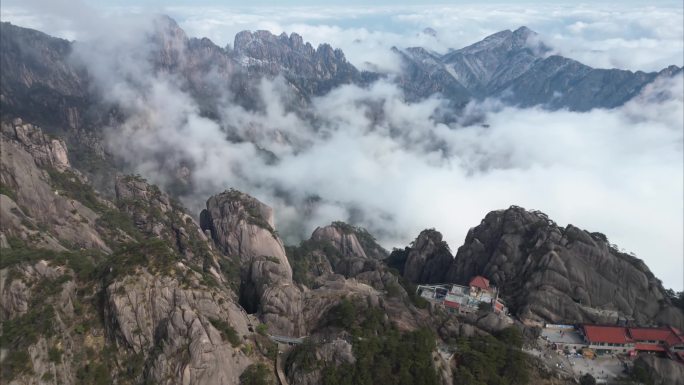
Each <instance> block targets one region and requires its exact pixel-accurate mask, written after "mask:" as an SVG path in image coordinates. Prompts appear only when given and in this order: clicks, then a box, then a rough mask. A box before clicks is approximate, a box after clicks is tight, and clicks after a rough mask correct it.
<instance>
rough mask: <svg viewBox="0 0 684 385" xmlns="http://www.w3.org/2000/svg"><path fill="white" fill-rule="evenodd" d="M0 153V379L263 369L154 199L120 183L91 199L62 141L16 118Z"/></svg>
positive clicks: (163, 198)
mask: <svg viewBox="0 0 684 385" xmlns="http://www.w3.org/2000/svg"><path fill="white" fill-rule="evenodd" d="M0 145H1V146H2V150H3V151H2V156H3V159H2V168H0V182H1V185H0V209H2V216H0V219H1V220H0V253H1V254H2V258H1V259H0V261H1V263H0V309H2V311H1V312H0V322H1V323H2V335H1V336H0V342H1V343H0V344H1V345H2V362H1V363H0V365H2V369H1V370H0V372H1V373H2V380H3V382H4V383H9V384H20V383H42V382H52V381H58V382H60V383H64V384H75V383H110V382H115V383H119V384H129V383H131V384H132V383H143V382H153V383H166V384H176V383H193V384H237V383H239V377H240V375H241V373H242V372H243V371H244V369H245V368H246V367H248V366H249V365H251V364H252V363H254V362H258V361H260V360H265V358H264V357H262V356H261V355H260V354H258V353H255V354H251V355H250V356H249V357H248V356H247V354H246V353H245V351H252V350H253V349H252V348H251V347H253V345H254V343H255V342H254V340H253V337H249V336H250V335H251V333H250V332H249V331H248V326H247V325H248V322H249V321H248V319H247V314H246V313H245V312H244V310H243V309H242V308H241V307H239V306H238V305H237V296H236V294H235V292H234V291H233V290H232V289H231V285H230V284H229V280H230V278H229V276H228V275H224V274H222V272H220V271H219V270H220V267H219V266H220V265H221V262H222V260H223V259H225V257H223V256H221V255H219V254H218V253H217V252H216V251H214V250H213V246H212V245H211V244H210V243H208V242H207V238H206V237H205V236H204V234H203V233H202V232H201V230H200V228H199V227H198V226H197V225H196V224H195V223H194V221H193V220H192V219H191V218H190V217H189V216H188V215H187V214H186V213H185V212H184V211H183V209H182V208H181V207H180V206H178V205H177V204H175V203H173V202H172V200H171V199H170V198H169V197H168V196H167V195H165V194H164V193H162V192H160V191H159V190H158V189H157V188H156V187H154V186H151V185H148V184H147V183H145V182H144V180H142V179H140V178H138V177H123V178H120V179H119V180H118V181H117V193H118V196H117V200H116V202H111V201H108V200H106V199H104V198H102V197H101V196H100V195H99V194H97V193H96V192H95V191H94V190H93V189H92V188H91V187H90V186H89V185H88V184H87V180H85V179H84V177H83V176H81V174H80V173H79V172H78V171H77V170H74V169H73V168H71V165H70V163H69V159H68V155H67V154H68V152H67V150H66V146H65V144H64V142H63V141H61V140H59V139H50V138H48V137H47V136H46V135H45V134H43V133H42V131H41V130H40V128H39V127H37V126H34V125H31V124H26V123H23V122H21V121H19V120H15V121H14V122H12V123H10V122H3V123H2V133H1V135H0ZM240 348H242V349H240Z"/></svg>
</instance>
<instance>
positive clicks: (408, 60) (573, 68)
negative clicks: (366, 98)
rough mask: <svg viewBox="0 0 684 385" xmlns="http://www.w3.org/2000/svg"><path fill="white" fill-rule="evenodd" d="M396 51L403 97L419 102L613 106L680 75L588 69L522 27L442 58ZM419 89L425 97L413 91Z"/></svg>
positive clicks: (585, 107)
mask: <svg viewBox="0 0 684 385" xmlns="http://www.w3.org/2000/svg"><path fill="white" fill-rule="evenodd" d="M397 52H398V53H399V54H400V58H401V59H402V64H403V66H404V68H405V71H404V74H403V75H402V76H401V77H400V78H399V79H400V82H399V83H400V84H401V86H402V88H404V90H405V92H406V93H407V95H409V96H410V97H411V98H418V99H421V98H424V97H427V96H428V95H430V94H432V93H435V92H439V93H441V94H442V95H445V96H446V97H447V98H448V99H449V100H450V101H452V103H453V104H454V105H463V104H464V101H468V100H473V99H479V100H482V99H485V98H497V99H500V100H502V101H504V102H505V103H507V104H510V105H515V106H520V107H530V106H536V105H539V106H542V107H543V108H547V109H551V110H556V109H561V108H566V109H569V110H571V111H589V110H591V109H593V108H614V107H618V106H621V105H623V104H624V103H626V102H627V101H628V100H630V99H632V98H634V97H635V96H637V95H638V94H639V93H640V92H641V90H642V89H643V88H644V87H645V86H646V85H647V84H650V83H651V82H653V81H654V80H655V79H656V78H658V77H659V76H667V77H671V76H674V75H676V74H679V73H681V72H682V68H680V67H676V66H670V67H668V68H665V69H663V70H661V71H660V72H650V73H645V72H642V71H637V72H632V71H624V70H618V69H596V68H592V67H589V66H587V65H584V64H582V63H579V62H577V61H575V60H572V59H568V58H565V57H562V56H558V55H552V50H551V48H550V47H548V46H546V45H545V44H544V43H543V42H542V41H541V40H540V36H538V35H537V33H535V32H534V31H532V30H530V29H529V28H527V27H520V28H518V29H516V30H515V31H510V30H505V31H501V32H497V33H495V34H493V35H490V36H487V37H486V38H484V39H483V40H482V41H479V42H477V43H475V44H472V45H470V46H467V47H464V48H461V49H457V50H453V51H450V52H448V53H446V54H444V55H440V54H437V53H434V52H428V51H426V50H424V49H422V48H420V47H413V48H407V49H404V50H397ZM419 89H422V90H424V91H425V93H421V92H416V91H417V90H419Z"/></svg>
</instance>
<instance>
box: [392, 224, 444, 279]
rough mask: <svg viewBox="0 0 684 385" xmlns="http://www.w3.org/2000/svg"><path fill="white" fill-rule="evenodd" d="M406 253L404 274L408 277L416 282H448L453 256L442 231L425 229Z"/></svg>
mask: <svg viewBox="0 0 684 385" xmlns="http://www.w3.org/2000/svg"><path fill="white" fill-rule="evenodd" d="M404 253H406V256H405V258H406V262H405V264H404V267H403V275H404V277H405V278H406V279H408V280H409V281H411V282H415V283H443V282H446V273H447V271H448V269H449V267H450V266H451V263H452V261H453V256H452V255H451V251H450V250H449V246H448V245H447V243H446V242H445V241H444V240H442V234H441V233H439V232H438V231H435V230H423V231H422V232H421V233H420V235H418V238H416V240H415V241H413V243H412V244H411V246H410V247H408V248H407V249H406V250H405V251H404Z"/></svg>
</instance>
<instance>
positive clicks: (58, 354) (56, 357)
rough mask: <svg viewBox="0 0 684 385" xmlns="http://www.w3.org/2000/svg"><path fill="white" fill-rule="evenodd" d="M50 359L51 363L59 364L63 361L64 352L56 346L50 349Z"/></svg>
mask: <svg viewBox="0 0 684 385" xmlns="http://www.w3.org/2000/svg"><path fill="white" fill-rule="evenodd" d="M48 359H49V360H50V362H59V361H61V360H62V351H61V350H60V349H58V348H57V347H56V346H54V347H51V348H50V349H48Z"/></svg>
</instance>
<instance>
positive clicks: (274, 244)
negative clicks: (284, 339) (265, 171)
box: [200, 190, 304, 336]
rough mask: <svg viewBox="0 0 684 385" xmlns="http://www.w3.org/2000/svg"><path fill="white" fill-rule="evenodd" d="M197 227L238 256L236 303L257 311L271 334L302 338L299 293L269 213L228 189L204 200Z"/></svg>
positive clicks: (228, 251)
mask: <svg viewBox="0 0 684 385" xmlns="http://www.w3.org/2000/svg"><path fill="white" fill-rule="evenodd" d="M200 225H201V226H202V230H205V231H207V230H208V231H209V232H211V237H212V238H213V239H214V242H215V243H216V244H217V245H218V247H219V248H220V249H222V250H223V251H224V252H225V253H226V254H228V255H229V256H237V257H239V260H240V261H241V269H240V270H241V272H240V281H241V283H240V304H241V305H242V306H243V307H244V308H245V309H246V310H247V311H248V312H250V313H255V312H258V313H259V315H260V316H261V319H262V320H263V321H265V322H267V323H268V324H269V328H270V330H271V331H272V332H273V333H275V334H282V335H290V336H296V335H300V334H303V333H304V329H303V321H302V308H301V306H302V303H301V299H300V298H301V293H300V289H299V288H298V287H297V286H296V285H295V284H294V283H293V282H292V268H291V267H290V263H289V262H288V259H287V256H286V255H285V248H284V247H283V243H282V241H281V240H280V238H279V237H278V235H277V233H276V232H275V229H274V221H273V209H271V208H270V207H268V206H267V205H265V204H263V203H261V202H259V201H258V200H257V199H256V198H253V197H251V196H249V195H247V194H244V193H241V192H239V191H236V190H230V191H226V192H223V193H221V194H218V195H215V196H212V197H211V198H209V200H208V201H207V209H206V210H203V211H202V213H201V214H200Z"/></svg>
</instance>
